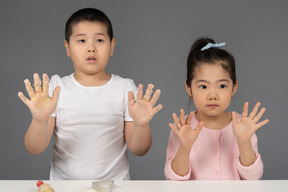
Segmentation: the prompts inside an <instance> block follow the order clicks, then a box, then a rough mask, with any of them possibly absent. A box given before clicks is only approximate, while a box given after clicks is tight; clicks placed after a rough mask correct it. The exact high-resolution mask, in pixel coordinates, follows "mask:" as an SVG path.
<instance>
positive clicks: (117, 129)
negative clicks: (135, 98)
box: [49, 74, 137, 180]
mask: <svg viewBox="0 0 288 192" xmlns="http://www.w3.org/2000/svg"><path fill="white" fill-rule="evenodd" d="M56 86H60V87H61V92H60V96H59V100H58V105H57V108H56V111H55V113H54V114H52V116H56V127H55V131H54V140H55V143H54V147H53V157H52V160H51V170H50V179H51V180H66V179H73V180H81V179H87V180H105V179H115V180H122V179H130V176H129V162H128V159H127V154H126V149H127V146H126V143H125V138H124V121H133V120H132V118H131V117H130V116H129V112H128V91H133V92H134V95H135V93H136V91H137V87H136V86H135V84H134V82H133V80H131V79H124V78H121V77H119V76H117V75H113V74H112V76H111V79H110V80H109V81H108V82H107V83H106V84H105V85H103V86H98V87H85V86H82V85H81V84H79V83H78V82H77V81H76V80H75V78H74V76H73V74H71V75H70V76H66V77H63V78H60V77H59V76H58V75H54V76H53V77H52V78H51V81H50V90H49V92H50V95H52V92H53V90H54V88H55V87H56Z"/></svg>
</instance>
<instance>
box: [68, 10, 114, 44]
mask: <svg viewBox="0 0 288 192" xmlns="http://www.w3.org/2000/svg"><path fill="white" fill-rule="evenodd" d="M81 21H90V22H95V21H96V22H101V23H102V24H104V25H105V26H106V27H107V33H108V35H109V38H110V41H111V40H112V39H113V29H112V24H111V22H110V20H109V18H108V17H107V15H106V14H105V13H103V12H102V11H100V10H98V9H94V8H84V9H80V10H79V11H76V12H75V13H73V14H72V15H71V17H70V18H69V19H68V21H67V22H66V26H65V40H66V41H67V42H68V43H69V39H70V36H71V35H72V28H73V26H74V25H75V24H77V23H79V22H81Z"/></svg>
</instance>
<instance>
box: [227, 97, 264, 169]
mask: <svg viewBox="0 0 288 192" xmlns="http://www.w3.org/2000/svg"><path fill="white" fill-rule="evenodd" d="M259 106H260V103H259V102H258V103H256V105H255V106H254V108H253V110H252V111H251V113H250V114H249V115H248V102H246V103H245V104H244V107H243V113H242V116H241V120H240V121H239V122H238V116H237V113H236V112H232V126H233V132H234V135H235V137H236V139H237V143H238V147H239V152H240V162H241V164H242V165H244V166H250V165H252V164H253V163H254V162H255V160H256V154H255V152H254V150H253V147H252V144H251V138H252V136H253V134H254V133H255V132H256V130H258V129H259V128H260V127H262V126H264V125H265V124H267V123H268V122H269V120H268V119H265V120H263V121H261V122H259V123H258V121H259V120H260V118H261V117H262V115H263V114H264V112H265V108H262V109H261V110H260V111H259V113H258V109H259ZM257 113H258V114H257Z"/></svg>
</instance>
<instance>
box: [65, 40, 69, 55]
mask: <svg viewBox="0 0 288 192" xmlns="http://www.w3.org/2000/svg"><path fill="white" fill-rule="evenodd" d="M64 46H65V49H66V52H67V57H70V50H69V43H68V42H67V41H66V40H65V41H64Z"/></svg>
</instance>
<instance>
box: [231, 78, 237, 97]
mask: <svg viewBox="0 0 288 192" xmlns="http://www.w3.org/2000/svg"><path fill="white" fill-rule="evenodd" d="M237 88H238V81H237V80H236V82H235V85H234V86H233V89H232V97H233V96H234V95H235V93H236V91H237Z"/></svg>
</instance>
